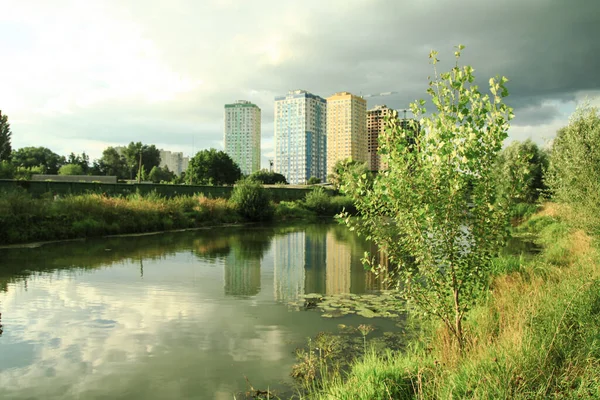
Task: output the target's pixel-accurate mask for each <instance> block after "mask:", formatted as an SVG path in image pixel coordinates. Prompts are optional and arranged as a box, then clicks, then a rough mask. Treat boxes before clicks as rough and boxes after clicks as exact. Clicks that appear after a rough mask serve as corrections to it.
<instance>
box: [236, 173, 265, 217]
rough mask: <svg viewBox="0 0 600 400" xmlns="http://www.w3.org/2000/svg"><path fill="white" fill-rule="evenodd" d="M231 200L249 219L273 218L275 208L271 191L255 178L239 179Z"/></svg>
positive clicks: (241, 213)
mask: <svg viewBox="0 0 600 400" xmlns="http://www.w3.org/2000/svg"><path fill="white" fill-rule="evenodd" d="M229 201H230V202H231V203H232V204H233V205H234V206H235V208H236V210H237V211H238V213H239V214H240V215H241V216H242V217H243V218H245V219H247V220H249V221H267V220H270V219H272V218H273V214H274V211H275V210H274V208H273V205H272V204H271V198H270V195H269V192H267V191H266V190H265V188H263V186H262V184H260V183H259V182H256V181H254V180H251V179H244V180H241V181H239V182H238V183H237V184H236V185H235V187H234V188H233V193H232V194H231V198H230V199H229Z"/></svg>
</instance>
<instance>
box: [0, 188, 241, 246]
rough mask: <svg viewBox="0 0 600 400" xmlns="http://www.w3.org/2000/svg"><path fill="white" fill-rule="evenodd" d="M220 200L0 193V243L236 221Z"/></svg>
mask: <svg viewBox="0 0 600 400" xmlns="http://www.w3.org/2000/svg"><path fill="white" fill-rule="evenodd" d="M240 220H241V218H240V216H239V215H238V214H237V213H236V211H235V209H234V207H233V206H232V205H231V204H230V203H228V202H227V200H225V199H208V198H206V197H204V196H202V195H199V196H181V197H175V198H165V197H163V196H160V195H157V194H155V193H151V194H149V195H140V194H131V195H129V196H126V197H106V196H103V195H100V194H86V195H69V196H64V197H60V198H56V199H55V198H52V197H43V198H41V199H34V198H32V197H31V195H29V194H28V193H26V192H24V191H11V192H4V193H1V194H0V243H1V244H10V243H20V242H28V241H42V240H60V239H69V238H79V237H90V236H102V235H110V234H123V233H143V232H151V231H161V230H169V229H179V228H190V227H195V226H201V225H206V224H215V223H227V222H237V221H240Z"/></svg>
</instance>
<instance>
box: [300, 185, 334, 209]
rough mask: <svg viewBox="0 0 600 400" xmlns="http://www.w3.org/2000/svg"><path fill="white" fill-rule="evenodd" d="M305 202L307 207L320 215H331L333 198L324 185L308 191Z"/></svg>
mask: <svg viewBox="0 0 600 400" xmlns="http://www.w3.org/2000/svg"><path fill="white" fill-rule="evenodd" d="M304 203H305V204H306V208H308V209H309V210H311V211H314V212H316V213H317V214H318V215H330V211H331V198H330V197H329V195H328V194H327V193H325V190H324V189H323V188H322V187H318V188H316V189H314V190H312V191H311V192H310V193H308V194H307V195H306V197H305V200H304Z"/></svg>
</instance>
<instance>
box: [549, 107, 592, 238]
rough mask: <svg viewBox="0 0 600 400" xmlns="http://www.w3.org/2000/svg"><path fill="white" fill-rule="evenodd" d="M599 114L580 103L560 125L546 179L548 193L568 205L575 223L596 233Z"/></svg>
mask: <svg viewBox="0 0 600 400" xmlns="http://www.w3.org/2000/svg"><path fill="white" fill-rule="evenodd" d="M598 143H600V114H599V113H598V108H597V107H591V106H590V105H587V104H584V105H583V106H581V107H579V108H578V109H577V110H576V111H575V113H574V115H572V116H571V119H570V121H569V125H568V126H566V127H565V128H563V129H560V130H559V131H558V133H557V135H556V138H555V139H554V143H553V146H552V151H551V153H550V166H549V168H548V177H547V179H546V181H547V184H548V187H549V189H550V193H551V195H552V197H553V198H554V199H555V200H556V201H558V202H560V203H563V204H566V205H568V206H569V212H570V219H571V220H572V221H573V223H575V224H577V226H579V227H582V228H584V229H589V230H591V231H592V232H594V233H595V234H598V233H600V148H599V147H598Z"/></svg>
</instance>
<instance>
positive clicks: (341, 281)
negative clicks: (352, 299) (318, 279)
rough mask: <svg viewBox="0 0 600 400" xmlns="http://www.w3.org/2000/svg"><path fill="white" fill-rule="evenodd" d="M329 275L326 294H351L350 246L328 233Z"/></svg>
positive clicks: (327, 275)
mask: <svg viewBox="0 0 600 400" xmlns="http://www.w3.org/2000/svg"><path fill="white" fill-rule="evenodd" d="M326 243H327V263H326V268H327V273H326V278H325V280H326V292H325V293H326V294H328V295H330V294H339V293H349V292H350V266H351V264H352V251H351V247H350V245H349V244H347V243H344V242H342V241H340V240H337V239H336V238H335V235H334V233H333V232H327V236H326Z"/></svg>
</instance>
